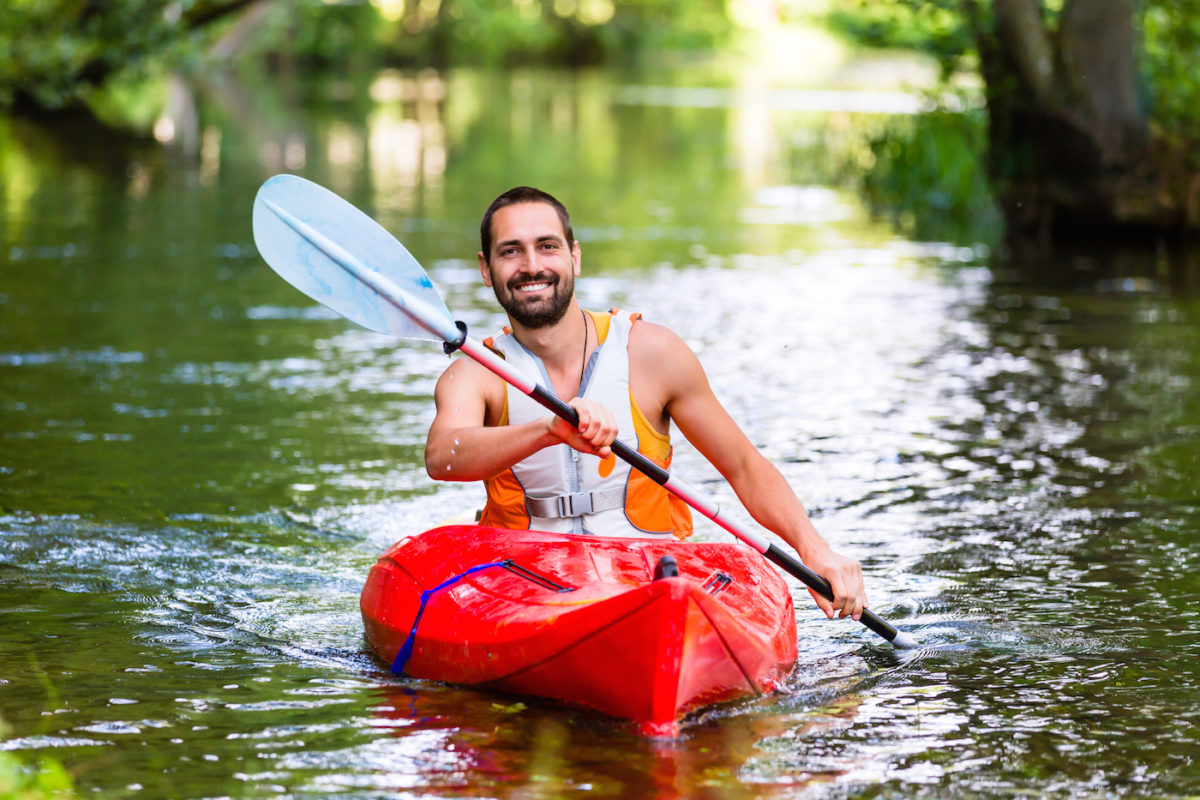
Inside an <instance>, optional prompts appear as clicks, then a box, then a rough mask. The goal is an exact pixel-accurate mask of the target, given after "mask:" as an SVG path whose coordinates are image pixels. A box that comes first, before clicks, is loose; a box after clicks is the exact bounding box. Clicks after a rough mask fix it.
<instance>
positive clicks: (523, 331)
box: [508, 297, 584, 370]
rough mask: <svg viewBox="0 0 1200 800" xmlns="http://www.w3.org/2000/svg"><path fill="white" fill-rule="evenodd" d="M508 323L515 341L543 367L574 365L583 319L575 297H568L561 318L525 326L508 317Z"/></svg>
mask: <svg viewBox="0 0 1200 800" xmlns="http://www.w3.org/2000/svg"><path fill="white" fill-rule="evenodd" d="M508 324H509V327H510V328H512V332H513V336H515V337H516V339H517V341H518V342H520V343H521V344H522V345H524V346H525V348H526V349H527V350H529V352H531V353H533V354H534V355H535V356H537V357H538V358H540V359H541V360H542V363H543V364H545V365H546V368H547V369H550V370H554V369H559V368H562V367H565V366H569V367H578V362H579V343H580V342H582V341H583V337H584V319H583V314H581V313H580V310H579V303H578V301H577V300H575V298H573V297H572V298H571V304H570V305H569V306H567V310H566V312H564V313H563V315H562V319H560V320H559V321H558V322H556V323H554V324H553V325H547V326H545V327H544V328H526V327H524V326H523V325H521V324H520V323H518V322H517V321H516V320H514V319H513V318H512V317H509V318H508Z"/></svg>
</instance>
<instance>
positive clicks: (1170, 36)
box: [1140, 0, 1200, 142]
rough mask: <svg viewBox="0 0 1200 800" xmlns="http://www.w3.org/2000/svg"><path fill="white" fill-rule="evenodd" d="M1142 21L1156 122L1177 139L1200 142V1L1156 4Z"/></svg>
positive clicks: (1148, 88) (1146, 77)
mask: <svg viewBox="0 0 1200 800" xmlns="http://www.w3.org/2000/svg"><path fill="white" fill-rule="evenodd" d="M1140 23H1141V29H1142V34H1143V62H1144V64H1145V71H1144V80H1145V88H1146V92H1147V94H1148V95H1149V101H1150V108H1151V109H1152V112H1153V119H1154V122H1155V123H1156V125H1157V126H1158V127H1159V129H1160V130H1161V131H1162V132H1163V133H1165V134H1166V135H1168V136H1170V137H1172V138H1175V139H1177V140H1182V141H1188V142H1196V141H1200V77H1197V74H1196V63H1197V59H1198V58H1200V0H1150V1H1149V2H1147V3H1146V5H1145V8H1144V10H1143V12H1142V17H1141V20H1140Z"/></svg>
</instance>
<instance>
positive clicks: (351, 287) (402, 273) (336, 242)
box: [254, 175, 460, 342]
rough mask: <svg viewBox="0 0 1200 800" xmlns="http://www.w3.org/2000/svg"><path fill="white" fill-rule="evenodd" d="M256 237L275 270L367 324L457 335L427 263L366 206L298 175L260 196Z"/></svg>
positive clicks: (408, 332)
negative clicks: (370, 214) (366, 210)
mask: <svg viewBox="0 0 1200 800" xmlns="http://www.w3.org/2000/svg"><path fill="white" fill-rule="evenodd" d="M254 243H255V244H256V245H257V246H258V252H259V253H260V254H261V255H262V257H263V260H264V261H266V262H267V264H269V265H270V267H271V269H273V270H275V271H276V272H277V273H279V274H280V275H281V276H282V277H283V279H284V280H286V281H287V282H288V283H290V284H292V285H293V286H295V287H296V288H297V289H299V290H300V291H302V292H304V293H305V294H306V295H308V296H309V297H311V298H312V299H313V300H316V301H317V302H318V303H321V304H322V305H325V306H328V307H329V308H331V309H333V310H334V311H336V312H337V313H339V314H341V315H342V316H343V317H346V318H347V319H349V320H352V321H353V322H357V323H358V324H359V325H362V326H363V327H364V328H368V329H370V330H373V331H378V332H379V333H387V334H391V335H392V336H400V337H403V338H405V339H431V340H433V341H441V342H452V341H455V340H457V339H458V338H459V336H460V332H459V330H458V327H457V326H456V325H455V324H454V320H453V318H452V317H451V316H450V311H449V310H448V309H447V308H446V304H445V303H444V302H443V301H442V297H441V295H440V294H438V291H437V289H435V288H434V286H433V282H432V281H430V280H429V276H428V275H426V274H425V270H423V269H421V265H420V264H418V263H417V260H416V259H415V258H413V257H412V254H410V253H409V252H408V250H406V249H405V248H404V245H402V244H400V242H398V241H396V238H395V237H394V236H392V235H391V234H390V233H388V232H387V231H386V230H384V228H383V226H381V225H380V224H379V223H377V222H375V220H373V219H371V218H370V217H368V216H367V215H366V214H364V213H363V212H361V211H359V210H358V209H357V208H355V207H354V206H352V205H351V204H350V203H348V202H346V201H345V200H343V199H342V198H340V197H338V196H337V195H336V194H334V193H333V192H331V191H329V190H328V189H325V188H324V187H321V186H318V185H317V184H315V183H313V182H312V181H308V180H305V179H304V178H300V177H298V176H296V175H276V176H275V177H273V178H270V179H269V180H267V182H266V183H264V184H263V185H262V187H261V188H260V189H259V190H258V195H257V196H256V197H255V198H254Z"/></svg>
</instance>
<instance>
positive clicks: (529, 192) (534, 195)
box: [479, 186, 575, 264]
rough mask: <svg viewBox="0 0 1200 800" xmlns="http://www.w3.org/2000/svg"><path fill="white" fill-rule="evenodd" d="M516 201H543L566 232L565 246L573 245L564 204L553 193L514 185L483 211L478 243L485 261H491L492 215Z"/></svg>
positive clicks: (516, 202)
mask: <svg viewBox="0 0 1200 800" xmlns="http://www.w3.org/2000/svg"><path fill="white" fill-rule="evenodd" d="M518 203H545V204H546V205H548V206H550V207H551V208H553V209H554V211H555V212H556V213H557V214H558V220H559V222H561V223H562V227H563V233H564V234H566V237H567V247H574V246H575V234H574V232H573V231H572V230H571V215H570V214H568V213H567V208H566V206H564V205H563V204H562V203H560V202H558V199H557V198H555V197H554V196H553V195H550V194H547V193H546V192H543V191H542V190H541V189H534V188H533V187H532V186H516V187H514V188H512V189H509V190H508V191H507V192H505V193H504V194H502V195H500V196H499V197H497V198H496V199H495V200H493V201H492V204H491V205H490V206H488V208H487V211H485V212H483V219H482V220H481V221H480V222H479V243H480V246H481V249H482V251H483V258H484V260H485V261H487V263H489V264H490V263H492V217H493V216H495V214H496V212H497V211H499V210H500V209H502V208H504V207H505V206H515V205H517V204H518Z"/></svg>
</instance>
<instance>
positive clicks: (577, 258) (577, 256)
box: [571, 239, 583, 278]
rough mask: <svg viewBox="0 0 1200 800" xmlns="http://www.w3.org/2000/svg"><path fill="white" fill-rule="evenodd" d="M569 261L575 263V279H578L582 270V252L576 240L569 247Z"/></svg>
mask: <svg viewBox="0 0 1200 800" xmlns="http://www.w3.org/2000/svg"><path fill="white" fill-rule="evenodd" d="M571 260H572V261H573V262H575V277H576V278H578V277H579V273H580V272H581V271H582V269H583V251H582V250H581V249H580V248H579V240H578V239H576V240H575V242H574V243H573V244H572V245H571Z"/></svg>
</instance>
